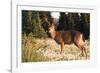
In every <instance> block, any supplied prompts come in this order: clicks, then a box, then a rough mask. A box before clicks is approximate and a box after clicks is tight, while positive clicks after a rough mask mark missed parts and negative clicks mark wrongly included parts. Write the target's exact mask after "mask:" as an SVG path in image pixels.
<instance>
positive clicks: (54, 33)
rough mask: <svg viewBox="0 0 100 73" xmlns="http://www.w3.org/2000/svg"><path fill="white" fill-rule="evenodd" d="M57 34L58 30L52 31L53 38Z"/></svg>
mask: <svg viewBox="0 0 100 73" xmlns="http://www.w3.org/2000/svg"><path fill="white" fill-rule="evenodd" d="M56 35H57V32H56V31H53V32H52V33H51V37H52V38H53V39H54V38H55V37H56Z"/></svg>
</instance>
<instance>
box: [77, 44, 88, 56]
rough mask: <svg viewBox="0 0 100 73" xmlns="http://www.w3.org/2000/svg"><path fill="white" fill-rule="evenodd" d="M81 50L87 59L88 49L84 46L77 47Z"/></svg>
mask: <svg viewBox="0 0 100 73" xmlns="http://www.w3.org/2000/svg"><path fill="white" fill-rule="evenodd" d="M76 46H77V47H78V48H79V49H80V50H81V52H82V53H81V55H82V56H83V57H87V52H86V48H85V47H84V46H83V45H76Z"/></svg>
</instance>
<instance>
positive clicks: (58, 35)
mask: <svg viewBox="0 0 100 73" xmlns="http://www.w3.org/2000/svg"><path fill="white" fill-rule="evenodd" d="M49 33H50V35H51V37H52V38H53V39H54V40H55V41H56V42H57V43H58V44H60V45H61V54H62V53H63V49H64V45H65V44H72V43H74V44H75V45H76V46H77V47H78V48H79V49H80V50H81V51H82V56H86V57H87V52H86V48H85V47H84V40H83V34H82V33H81V32H79V31H75V30H68V31H56V29H55V25H54V24H52V25H50V26H49Z"/></svg>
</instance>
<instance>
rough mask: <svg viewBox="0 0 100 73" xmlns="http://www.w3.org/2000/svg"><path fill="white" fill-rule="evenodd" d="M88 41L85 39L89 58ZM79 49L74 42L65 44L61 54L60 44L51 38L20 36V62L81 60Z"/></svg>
mask: <svg viewBox="0 0 100 73" xmlns="http://www.w3.org/2000/svg"><path fill="white" fill-rule="evenodd" d="M89 45H90V44H89V41H85V47H86V48H87V54H88V58H87V59H89ZM80 54H81V51H80V49H78V48H77V47H76V46H75V45H74V44H72V45H65V46H64V53H63V55H61V54H60V45H58V44H57V43H56V42H55V41H54V40H53V39H50V38H47V39H39V38H33V37H32V35H29V36H28V37H26V35H23V37H22V62H40V61H63V60H67V61H68V60H83V59H86V58H85V57H82V56H81V55H80Z"/></svg>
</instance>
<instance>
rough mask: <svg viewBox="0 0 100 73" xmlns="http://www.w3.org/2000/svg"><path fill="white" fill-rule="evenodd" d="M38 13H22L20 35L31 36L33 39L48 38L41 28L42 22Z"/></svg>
mask: <svg viewBox="0 0 100 73" xmlns="http://www.w3.org/2000/svg"><path fill="white" fill-rule="evenodd" d="M40 14H42V13H41V12H39V11H26V10H23V11H22V33H26V35H29V33H32V34H33V37H38V38H45V37H48V36H47V33H46V32H45V30H44V29H43V27H42V24H43V22H44V21H42V19H43V18H42V19H41V18H40Z"/></svg>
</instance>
